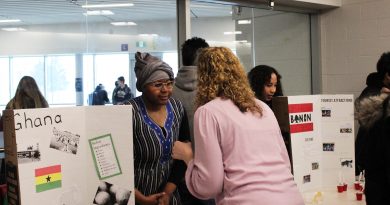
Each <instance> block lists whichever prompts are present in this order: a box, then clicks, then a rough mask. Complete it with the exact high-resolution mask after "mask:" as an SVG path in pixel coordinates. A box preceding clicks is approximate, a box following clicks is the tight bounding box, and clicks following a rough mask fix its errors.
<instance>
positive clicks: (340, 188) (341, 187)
mask: <svg viewBox="0 0 390 205" xmlns="http://www.w3.org/2000/svg"><path fill="white" fill-rule="evenodd" d="M343 191H344V185H337V192H339V193H341V192H343Z"/></svg>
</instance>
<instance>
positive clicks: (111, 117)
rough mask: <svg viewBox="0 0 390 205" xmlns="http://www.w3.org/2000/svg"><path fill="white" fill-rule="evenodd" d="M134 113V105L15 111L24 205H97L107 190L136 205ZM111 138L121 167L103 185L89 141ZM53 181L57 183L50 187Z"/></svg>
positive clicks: (126, 202) (127, 202) (116, 168)
mask: <svg viewBox="0 0 390 205" xmlns="http://www.w3.org/2000/svg"><path fill="white" fill-rule="evenodd" d="M131 111H132V109H131V106H93V107H72V108H45V109H26V110H15V111H14V112H15V128H16V131H15V134H16V141H17V144H18V147H17V149H18V165H19V167H18V170H19V181H20V195H21V201H20V202H21V204H58V205H70V204H72V205H85V204H94V203H95V202H96V200H98V199H101V198H102V197H101V194H100V193H103V191H106V192H107V194H108V195H110V194H111V195H112V194H114V195H115V192H114V191H117V190H120V192H121V196H123V197H122V198H125V197H127V199H125V200H122V201H121V202H120V203H121V204H126V205H133V204H134V177H133V173H134V171H133V169H134V167H133V163H132V162H133V153H132V151H129V150H133V145H132V143H133V141H132V122H131V119H132V118H131V116H132V114H131ZM107 133H110V136H111V139H110V140H112V141H111V142H110V143H111V145H113V147H115V154H116V158H117V162H116V163H117V165H115V166H116V167H115V169H114V170H115V171H112V173H115V174H114V175H111V174H109V175H107V176H106V178H105V179H104V180H101V179H100V178H99V174H98V172H97V170H96V169H95V165H94V160H93V157H92V154H91V153H92V152H91V149H90V147H89V143H88V140H89V139H92V138H95V137H97V136H103V135H106V134H107ZM104 153H105V154H106V155H105V157H107V159H108V158H110V159H111V157H108V156H109V154H107V153H110V152H109V151H107V150H104ZM119 166H120V172H118V171H117V170H118V169H119ZM39 173H41V174H42V175H39ZM37 174H38V175H37ZM49 182H56V183H53V186H46V185H48V184H49ZM103 183H104V184H105V185H106V186H105V189H102V188H101V187H102V186H101V184H103ZM110 191H112V192H110ZM107 194H106V195H107ZM99 197H100V198H99ZM113 198H115V197H113ZM116 203H117V202H116Z"/></svg>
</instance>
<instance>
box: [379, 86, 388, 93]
mask: <svg viewBox="0 0 390 205" xmlns="http://www.w3.org/2000/svg"><path fill="white" fill-rule="evenodd" d="M381 93H390V89H389V88H386V87H382V89H381Z"/></svg>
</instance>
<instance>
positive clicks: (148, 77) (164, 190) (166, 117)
mask: <svg viewBox="0 0 390 205" xmlns="http://www.w3.org/2000/svg"><path fill="white" fill-rule="evenodd" d="M135 58H136V63H135V68H134V70H135V74H136V77H137V83H136V86H137V90H139V91H140V92H142V95H141V96H139V97H136V98H133V99H131V100H130V101H129V103H130V104H131V105H132V106H133V138H134V183H135V188H136V191H135V200H136V203H137V204H164V205H168V204H172V205H176V204H181V202H180V197H179V194H178V191H177V190H176V184H178V183H179V181H181V180H182V179H183V178H184V172H185V164H184V163H183V162H181V161H176V160H173V159H172V157H171V150H172V145H173V143H174V142H175V141H177V140H181V141H185V140H188V139H189V136H190V135H189V128H188V122H187V117H186V116H185V112H184V108H183V106H182V104H181V102H180V101H178V100H175V99H173V98H171V94H172V87H173V79H174V76H173V72H172V68H171V67H170V66H169V65H168V64H166V63H165V62H163V61H161V60H160V59H158V58H156V57H154V56H152V55H150V54H149V53H140V52H137V53H136V54H135ZM179 136H180V137H185V139H184V138H183V139H182V138H180V139H179Z"/></svg>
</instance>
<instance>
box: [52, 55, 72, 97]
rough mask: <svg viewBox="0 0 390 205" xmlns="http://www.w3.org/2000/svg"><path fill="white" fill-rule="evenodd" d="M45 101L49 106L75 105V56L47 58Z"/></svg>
mask: <svg viewBox="0 0 390 205" xmlns="http://www.w3.org/2000/svg"><path fill="white" fill-rule="evenodd" d="M45 67H46V74H47V76H46V79H47V80H46V92H45V93H46V95H45V96H46V100H47V102H48V103H49V104H75V102H76V94H75V78H76V67H75V55H61V56H47V57H46V58H45Z"/></svg>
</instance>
